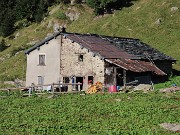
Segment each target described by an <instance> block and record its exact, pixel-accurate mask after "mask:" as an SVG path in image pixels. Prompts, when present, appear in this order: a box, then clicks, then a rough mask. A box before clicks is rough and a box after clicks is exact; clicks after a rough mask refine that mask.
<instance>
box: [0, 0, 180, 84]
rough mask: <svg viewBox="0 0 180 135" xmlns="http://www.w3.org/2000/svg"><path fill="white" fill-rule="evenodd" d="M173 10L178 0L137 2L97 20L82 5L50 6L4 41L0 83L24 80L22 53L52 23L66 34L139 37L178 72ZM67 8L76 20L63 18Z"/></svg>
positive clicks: (179, 15)
mask: <svg viewBox="0 0 180 135" xmlns="http://www.w3.org/2000/svg"><path fill="white" fill-rule="evenodd" d="M57 7H58V8H57ZM172 7H174V8H172ZM175 7H177V8H180V1H179V0H173V1H172V0H148V1H147V0H138V1H136V2H134V5H133V6H131V7H129V8H123V9H122V10H117V11H114V13H113V14H106V15H104V16H98V17H95V16H94V14H93V12H92V10H91V9H90V8H88V7H87V6H85V5H75V6H70V5H65V6H64V5H63V6H62V5H58V6H56V7H55V8H54V7H52V10H50V15H49V16H48V17H47V18H46V19H44V20H43V21H42V22H41V23H40V24H36V23H33V24H31V25H30V26H28V27H25V28H23V29H21V30H19V31H16V32H15V33H14V34H13V35H19V36H17V37H16V38H15V39H8V38H6V44H7V45H9V44H10V45H9V46H10V47H8V48H7V49H6V50H4V51H3V52H0V81H3V80H14V79H16V78H19V79H25V69H26V57H25V55H24V54H23V50H25V49H27V48H29V47H31V46H32V45H30V44H32V43H35V42H36V41H37V42H38V41H40V40H42V39H44V38H45V37H46V35H47V34H48V33H52V32H53V25H50V23H51V22H54V23H59V24H60V25H64V24H65V25H66V26H67V31H68V32H76V33H78V32H79V33H96V34H101V35H109V36H118V37H132V38H139V39H141V40H142V41H143V42H145V43H147V44H150V45H151V46H152V47H154V48H157V49H158V50H160V51H162V52H164V53H166V54H167V55H170V56H172V57H174V58H175V59H177V60H178V62H177V64H176V65H174V68H175V69H177V70H180V62H179V60H180V55H179V54H180V38H179V35H180V25H179V24H180V9H177V8H175ZM68 8H70V9H73V10H74V11H75V12H77V13H80V17H79V19H78V20H76V21H70V20H69V19H65V18H62V17H63V16H62V13H65V12H67V11H68V10H69V9H68ZM52 11H53V12H52ZM74 11H73V12H74ZM68 12H69V11H68ZM49 25H50V26H49ZM27 43H29V44H27Z"/></svg>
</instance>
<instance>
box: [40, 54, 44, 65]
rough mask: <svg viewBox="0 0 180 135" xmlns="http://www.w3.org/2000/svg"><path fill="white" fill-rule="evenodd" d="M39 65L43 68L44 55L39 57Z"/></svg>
mask: <svg viewBox="0 0 180 135" xmlns="http://www.w3.org/2000/svg"><path fill="white" fill-rule="evenodd" d="M39 65H41V66H45V54H40V55H39Z"/></svg>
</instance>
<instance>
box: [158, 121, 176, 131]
mask: <svg viewBox="0 0 180 135" xmlns="http://www.w3.org/2000/svg"><path fill="white" fill-rule="evenodd" d="M160 126H161V127H162V128H164V129H166V130H169V131H173V132H180V124H176V123H162V124H160Z"/></svg>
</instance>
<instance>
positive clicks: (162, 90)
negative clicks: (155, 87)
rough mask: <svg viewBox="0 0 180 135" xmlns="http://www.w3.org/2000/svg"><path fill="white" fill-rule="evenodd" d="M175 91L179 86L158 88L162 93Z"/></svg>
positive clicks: (179, 89) (178, 89)
mask: <svg viewBox="0 0 180 135" xmlns="http://www.w3.org/2000/svg"><path fill="white" fill-rule="evenodd" d="M176 91H180V87H176V86H172V87H169V88H165V89H160V92H162V93H170V92H176Z"/></svg>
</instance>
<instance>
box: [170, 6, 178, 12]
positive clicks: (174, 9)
mask: <svg viewBox="0 0 180 135" xmlns="http://www.w3.org/2000/svg"><path fill="white" fill-rule="evenodd" d="M178 9H179V8H178V7H171V12H175V11H177V10H178Z"/></svg>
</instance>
